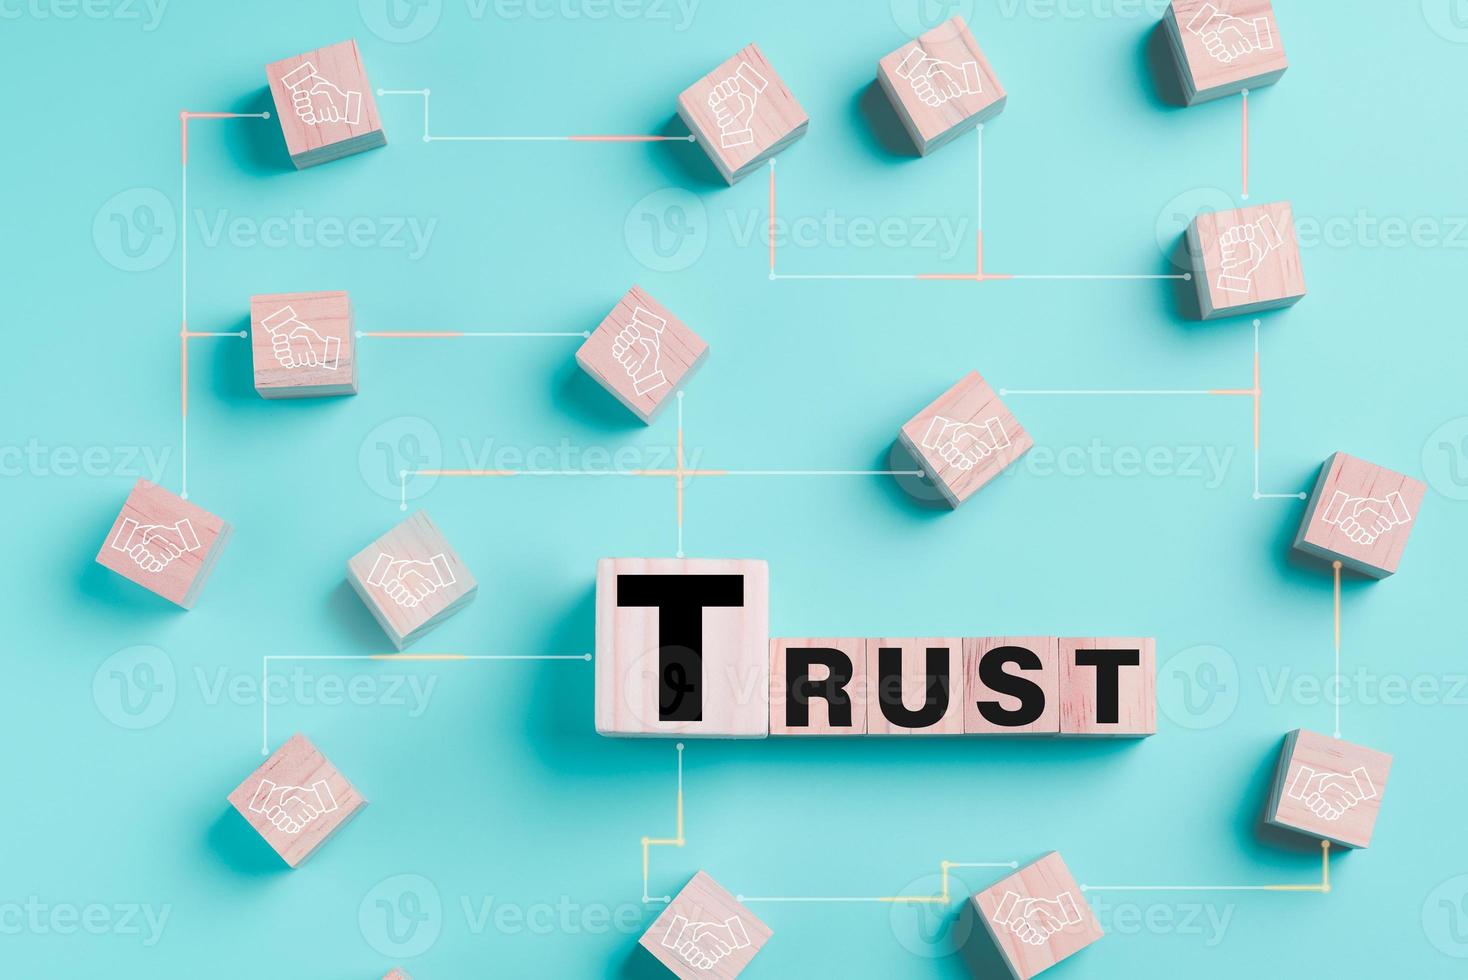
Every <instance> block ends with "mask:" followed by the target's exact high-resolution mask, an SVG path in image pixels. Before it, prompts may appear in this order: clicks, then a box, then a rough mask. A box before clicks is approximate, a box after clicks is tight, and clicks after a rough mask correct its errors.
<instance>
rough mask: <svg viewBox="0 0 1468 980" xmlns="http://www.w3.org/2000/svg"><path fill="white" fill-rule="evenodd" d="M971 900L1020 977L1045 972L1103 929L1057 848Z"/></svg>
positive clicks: (1086, 943)
mask: <svg viewBox="0 0 1468 980" xmlns="http://www.w3.org/2000/svg"><path fill="white" fill-rule="evenodd" d="M971 901H972V902H973V903H974V909H975V912H976V914H977V916H978V919H979V921H980V922H982V923H983V924H984V928H985V929H987V930H988V931H989V935H990V937H991V938H992V939H993V940H994V944H995V946H997V947H998V949H999V953H1000V955H1001V956H1002V957H1003V958H1004V963H1005V965H1006V966H1008V967H1009V972H1010V973H1012V974H1013V975H1014V976H1015V977H1016V978H1017V980H1029V978H1030V977H1033V976H1036V975H1038V974H1040V973H1043V972H1045V971H1046V970H1048V969H1050V968H1051V967H1052V966H1054V965H1055V964H1057V963H1059V962H1060V961H1061V960H1064V959H1067V958H1068V957H1071V956H1074V955H1075V954H1076V953H1079V952H1080V951H1081V950H1083V949H1085V948H1086V947H1087V946H1089V945H1091V944H1092V943H1094V942H1095V941H1096V940H1098V939H1100V938H1101V937H1102V935H1103V934H1102V932H1101V923H1100V922H1099V921H1097V919H1096V916H1095V913H1093V912H1092V911H1091V907H1090V906H1089V905H1087V904H1086V898H1085V894H1084V893H1083V892H1082V891H1081V888H1080V886H1079V885H1077V884H1076V880H1075V878H1074V877H1072V876H1071V873H1070V869H1069V868H1067V867H1066V866H1065V862H1064V861H1063V860H1061V857H1060V854H1059V852H1057V851H1051V852H1050V853H1049V854H1046V855H1045V856H1044V857H1042V858H1041V859H1040V860H1038V861H1036V862H1035V863H1033V864H1030V865H1027V866H1025V867H1023V868H1020V869H1019V870H1018V871H1016V872H1015V873H1014V874H1012V875H1010V876H1009V877H1007V878H1005V879H1004V880H1002V881H1000V882H999V883H998V884H996V885H993V886H991V887H989V888H986V889H984V890H983V891H981V892H979V893H978V894H976V895H974V897H973V898H972V899H971Z"/></svg>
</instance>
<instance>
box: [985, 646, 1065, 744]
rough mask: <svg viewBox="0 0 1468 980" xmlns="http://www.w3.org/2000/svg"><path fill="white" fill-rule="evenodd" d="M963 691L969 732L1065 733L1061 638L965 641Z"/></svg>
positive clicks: (1005, 733)
mask: <svg viewBox="0 0 1468 980" xmlns="http://www.w3.org/2000/svg"><path fill="white" fill-rule="evenodd" d="M963 690H964V698H963V730H964V732H965V733H966V734H969V735H1058V734H1060V665H1059V640H1058V638H1056V637H1053V636H983V637H973V638H969V639H965V640H964V641H963Z"/></svg>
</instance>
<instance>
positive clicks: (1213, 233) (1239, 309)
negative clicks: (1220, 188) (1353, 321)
mask: <svg viewBox="0 0 1468 980" xmlns="http://www.w3.org/2000/svg"><path fill="white" fill-rule="evenodd" d="M1188 255H1189V258H1190V260H1191V262H1192V273H1193V285H1194V287H1196V289H1197V291H1198V308H1199V312H1201V313H1202V315H1203V319H1205V320H1215V319H1218V318H1219V317H1226V316H1244V315H1246V314H1250V313H1261V312H1263V311H1265V310H1275V309H1280V308H1282V307H1286V306H1293V305H1294V304H1296V303H1298V302H1299V301H1300V300H1302V299H1304V298H1305V270H1304V267H1303V266H1302V264H1301V262H1300V242H1299V239H1298V238H1297V237H1296V235H1295V219H1294V212H1293V211H1292V210H1291V208H1290V205H1289V204H1288V203H1287V202H1281V203H1277V204H1259V205H1255V206H1253V207H1247V208H1240V209H1238V210H1236V211H1218V212H1210V213H1207V214H1200V215H1198V217H1196V218H1194V219H1193V223H1192V224H1190V225H1189V226H1188Z"/></svg>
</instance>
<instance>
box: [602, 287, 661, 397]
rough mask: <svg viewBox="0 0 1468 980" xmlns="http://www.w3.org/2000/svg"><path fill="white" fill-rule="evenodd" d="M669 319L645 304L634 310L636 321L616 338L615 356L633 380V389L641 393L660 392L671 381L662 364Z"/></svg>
mask: <svg viewBox="0 0 1468 980" xmlns="http://www.w3.org/2000/svg"><path fill="white" fill-rule="evenodd" d="M667 326H668V321H667V320H664V319H663V318H662V317H660V316H658V315H657V314H656V313H650V312H648V311H647V310H644V309H643V308H642V307H640V306H639V307H637V308H636V309H634V310H633V311H632V322H631V323H629V324H627V325H626V326H625V327H623V328H622V329H621V330H619V331H618V332H617V335H616V336H615V337H613V338H612V356H613V357H615V358H616V359H617V363H618V364H620V365H622V369H623V370H624V371H626V372H627V376H628V377H629V378H631V379H632V390H633V391H635V392H637V393H638V394H639V395H645V394H647V393H648V392H650V391H657V390H658V389H659V388H661V387H662V386H663V385H665V384H667V383H668V378H667V376H666V375H664V374H663V372H662V368H660V367H659V363H660V362H661V361H662V356H663V330H665V329H666V328H667Z"/></svg>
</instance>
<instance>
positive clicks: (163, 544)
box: [97, 480, 231, 609]
mask: <svg viewBox="0 0 1468 980" xmlns="http://www.w3.org/2000/svg"><path fill="white" fill-rule="evenodd" d="M230 533H231V529H230V526H229V525H228V524H226V523H225V522H224V521H222V520H220V519H219V518H217V517H215V516H214V515H213V514H211V513H209V512H208V511H207V510H205V509H204V508H202V507H196V506H195V505H193V504H191V503H189V502H188V501H187V500H184V499H183V498H182V497H178V496H175V495H174V494H171V493H169V492H168V491H167V490H165V489H163V488H162V487H160V486H158V485H157V484H155V483H149V482H148V481H147V480H139V481H138V482H137V483H135V484H133V489H132V492H131V493H129V494H128V495H127V500H126V501H125V502H124V503H123V505H122V513H120V514H118V515H117V520H116V521H114V522H113V523H112V529H111V530H109V531H108V532H107V540H106V541H104V542H102V550H101V551H99V552H97V564H99V565H101V566H103V567H104V568H110V569H112V570H113V571H114V572H116V573H117V574H119V575H121V576H122V577H123V578H125V579H129V580H131V581H133V582H136V583H137V584H138V585H141V586H142V587H143V588H145V589H147V590H148V591H150V592H154V593H157V594H158V595H161V596H162V597H163V598H165V599H167V600H168V601H169V602H172V603H174V604H176V605H179V606H182V607H183V608H185V609H192V608H194V603H195V601H197V600H198V597H199V592H200V590H201V589H203V588H204V583H205V582H206V581H208V579H209V573H210V572H212V571H213V570H214V563H215V562H217V561H218V560H219V555H220V553H221V552H222V551H224V545H225V543H226V542H228V541H229V536H230Z"/></svg>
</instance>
